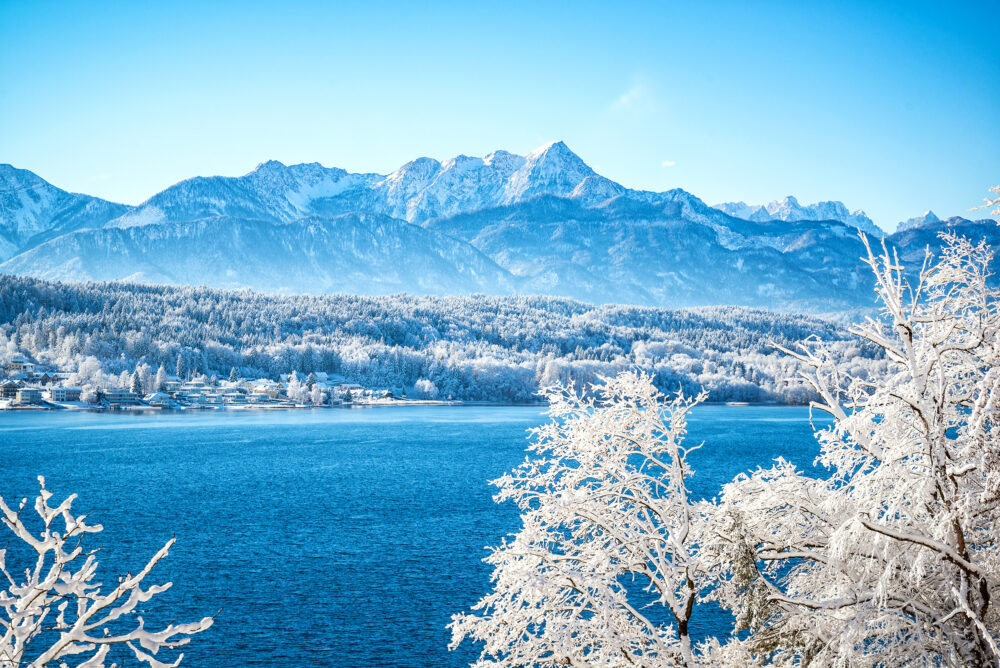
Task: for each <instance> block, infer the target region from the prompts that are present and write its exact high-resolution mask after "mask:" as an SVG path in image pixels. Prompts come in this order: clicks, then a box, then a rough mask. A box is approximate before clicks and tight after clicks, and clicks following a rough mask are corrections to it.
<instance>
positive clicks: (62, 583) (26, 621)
mask: <svg viewBox="0 0 1000 668" xmlns="http://www.w3.org/2000/svg"><path fill="white" fill-rule="evenodd" d="M38 482H39V484H40V487H41V489H40V492H39V495H38V497H37V498H36V499H35V503H34V506H33V509H34V511H35V513H37V515H38V521H36V522H30V523H28V522H27V518H26V517H25V515H27V514H28V513H27V512H26V511H27V510H28V506H27V503H28V500H27V499H23V500H22V501H21V503H20V505H19V506H18V507H17V508H16V509H15V508H11V507H9V506H8V505H7V504H6V503H5V501H4V500H3V498H0V524H2V525H3V526H4V527H6V528H7V529H9V530H10V532H11V533H12V534H13V536H14V538H16V539H17V540H18V541H19V542H22V543H24V544H26V545H20V544H19V545H17V546H16V548H25V549H23V550H19V549H13V550H12V549H11V548H10V546H9V544H8V547H7V548H5V549H2V550H0V572H2V573H3V575H4V576H5V579H6V582H7V583H9V587H8V588H7V589H6V590H0V607H2V609H3V615H2V617H0V631H2V632H3V636H2V637H0V667H2V668H18V667H19V666H30V668H36V667H41V666H59V667H60V668H68V666H69V664H68V663H66V659H67V658H69V657H73V659H74V660H76V661H79V660H81V658H82V659H84V660H83V661H82V662H81V663H74V665H76V666H78V668H104V667H105V666H106V665H108V664H107V663H106V662H107V660H108V658H109V657H108V654H109V652H110V651H111V649H112V646H114V645H125V646H127V647H128V649H129V650H130V653H131V654H133V655H134V656H135V658H136V660H138V661H139V662H142V663H146V664H148V665H149V666H150V668H169V667H171V666H178V665H179V664H180V662H181V660H182V659H183V658H184V655H183V654H180V655H178V656H177V658H176V660H174V661H173V662H172V663H165V662H163V661H160V660H158V659H157V658H156V657H157V655H158V654H159V652H160V650H163V649H168V650H170V649H175V648H177V647H181V646H183V645H185V644H187V643H188V642H189V641H190V637H189V636H191V635H193V634H195V633H200V632H202V631H204V630H206V629H207V628H209V627H210V626H212V622H213V619H212V618H211V617H205V618H203V619H202V620H200V621H197V622H191V623H186V624H174V623H170V624H168V625H167V626H166V627H165V628H163V629H162V630H160V631H154V630H151V629H148V628H146V625H145V622H144V621H143V618H142V616H141V614H142V613H143V611H144V609H145V608H146V606H147V604H148V603H149V601H150V600H151V599H152V598H153V597H154V596H156V595H157V594H160V593H162V592H164V591H166V590H167V589H169V588H170V586H171V583H169V582H168V583H166V584H162V585H152V586H150V587H148V588H145V589H144V588H143V581H144V580H145V579H146V577H147V576H148V575H149V574H150V572H152V570H153V568H154V567H155V566H156V565H157V564H158V563H159V562H160V561H161V560H162V559H163V558H164V557H166V556H167V553H168V551H169V550H170V548H171V546H172V545H173V544H174V539H171V540H169V541H168V542H167V543H166V545H164V546H163V547H162V548H161V549H160V550H159V551H158V552H157V553H156V554H155V555H153V557H152V559H150V560H149V563H147V564H146V566H145V567H144V568H143V569H142V570H141V571H139V572H138V573H136V574H135V575H132V574H127V575H125V576H124V577H120V578H118V582H117V584H116V585H115V586H114V588H112V589H111V590H109V591H107V592H106V593H101V584H100V583H98V582H95V581H94V579H95V577H97V566H98V563H97V560H96V555H97V550H89V551H88V550H86V549H85V548H84V547H83V542H84V541H85V540H86V537H87V535H88V534H95V533H98V532H100V531H102V530H103V528H102V527H101V526H100V525H96V524H93V525H92V524H87V523H86V518H87V516H86V515H80V516H74V515H73V514H72V513H71V506H72V504H73V501H74V500H75V499H76V495H72V496H70V497H68V498H67V499H66V500H65V501H63V502H62V503H60V504H59V505H57V506H55V507H53V506H50V505H49V500H50V499H51V498H52V493H51V492H50V491H48V490H47V489H46V488H45V479H44V478H42V477H39V478H38ZM39 523H40V528H41V531H40V532H39V531H38V528H39V527H38V526H37V525H38V524H39ZM29 524H30V525H29ZM22 553H24V554H29V555H31V556H30V557H29V559H30V560H31V562H33V563H31V562H29V563H25V564H23V565H18V566H17V567H14V566H13V565H11V564H10V563H8V561H9V559H10V558H11V556H19V555H20V554H22ZM115 665H117V664H110V666H111V668H113V667H114V666H115Z"/></svg>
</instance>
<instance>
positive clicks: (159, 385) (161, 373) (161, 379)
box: [153, 364, 167, 392]
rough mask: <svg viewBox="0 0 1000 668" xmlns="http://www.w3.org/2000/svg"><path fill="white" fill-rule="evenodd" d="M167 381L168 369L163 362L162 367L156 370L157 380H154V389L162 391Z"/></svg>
mask: <svg viewBox="0 0 1000 668" xmlns="http://www.w3.org/2000/svg"><path fill="white" fill-rule="evenodd" d="M166 382H167V370H166V369H165V368H164V366H163V365H162V364H161V365H160V368H159V369H157V370H156V380H154V381H153V391H154V392H162V391H163V388H164V385H166Z"/></svg>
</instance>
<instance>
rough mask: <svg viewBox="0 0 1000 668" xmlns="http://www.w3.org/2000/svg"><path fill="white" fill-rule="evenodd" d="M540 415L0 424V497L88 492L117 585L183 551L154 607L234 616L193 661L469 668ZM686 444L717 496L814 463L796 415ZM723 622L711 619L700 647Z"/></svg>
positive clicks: (53, 417)
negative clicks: (751, 478) (749, 479)
mask: <svg viewBox="0 0 1000 668" xmlns="http://www.w3.org/2000/svg"><path fill="white" fill-rule="evenodd" d="M543 420H544V415H543V412H542V409H541V408H536V407H524V406H520V407H492V406H491V407H483V406H477V407H465V406H413V407H396V406H393V407H371V408H353V409H317V410H295V411H270V412H229V413H226V412H204V413H190V414H183V413H182V414H178V413H167V414H153V415H109V414H95V413H72V414H71V413H54V412H39V413H34V412H32V413H28V412H5V413H0V494H2V495H3V496H4V498H7V499H12V498H16V497H21V496H31V495H33V494H34V492H35V491H36V489H37V488H36V487H35V476H37V475H44V476H45V477H46V479H47V482H48V487H49V489H51V490H52V491H53V492H54V493H55V494H56V496H57V498H60V499H61V498H62V496H64V495H66V494H69V493H73V492H75V493H77V494H78V495H79V497H80V498H79V500H78V501H77V502H76V505H75V509H76V510H78V511H80V512H84V511H85V512H88V513H90V515H91V519H92V521H93V522H98V523H101V524H103V525H104V527H105V531H104V532H103V533H101V534H98V535H97V536H96V541H97V542H99V543H101V544H103V545H104V546H105V549H104V550H102V552H101V555H100V561H101V570H102V572H103V573H107V574H108V577H106V578H104V580H105V582H111V581H112V578H111V577H110V576H111V574H112V573H115V574H117V572H119V571H124V570H128V569H131V570H132V571H135V570H137V569H138V568H140V567H141V566H143V565H144V564H145V560H146V559H148V557H149V556H151V555H152V554H153V553H154V552H155V551H156V550H157V549H158V548H159V547H160V546H161V545H162V544H163V543H164V542H165V541H166V540H167V539H168V538H169V537H170V536H176V537H177V545H176V546H175V547H174V549H173V550H172V551H171V554H170V556H169V557H168V559H167V560H166V561H164V562H162V563H161V566H160V567H159V568H158V569H157V570H156V571H154V573H153V576H151V579H150V581H156V582H159V581H167V580H172V581H173V582H174V587H173V588H172V589H171V590H170V591H168V592H167V593H165V594H163V595H161V596H159V597H157V598H156V599H154V602H157V603H158V605H157V606H156V609H159V610H167V611H169V613H170V614H169V617H170V618H176V619H177V620H179V621H189V620H194V619H196V618H200V617H201V616H204V615H206V614H213V613H215V612H216V611H217V610H219V609H220V608H221V609H222V612H221V614H219V616H218V618H217V621H216V624H215V626H214V627H213V628H212V629H210V630H209V631H207V632H205V633H203V634H201V635H199V636H195V638H194V639H193V641H192V643H191V644H190V645H189V646H188V647H187V648H185V654H186V658H185V660H184V664H183V665H188V666H194V667H200V668H222V667H226V668H230V667H233V666H254V665H259V666H296V667H302V666H433V667H437V666H462V665H467V664H468V663H469V662H470V661H471V660H472V659H473V658H474V656H475V653H476V651H477V648H476V647H474V646H472V645H469V644H466V645H465V646H464V647H463V648H461V649H460V650H459V651H456V652H448V651H447V647H446V646H447V643H448V639H449V635H448V632H447V630H446V629H445V625H446V624H447V623H448V621H449V618H450V615H451V614H453V613H455V612H459V611H461V610H463V609H465V608H467V607H468V606H469V605H470V604H472V603H474V602H475V601H476V600H477V599H478V598H479V597H480V596H482V595H483V594H484V593H486V592H487V591H488V589H489V569H488V567H487V566H486V565H485V564H483V563H482V562H481V559H482V558H483V556H484V555H485V551H484V549H483V548H484V546H486V545H495V544H497V543H498V542H499V541H500V539H501V537H502V536H504V535H505V534H507V533H510V532H512V531H515V530H516V529H517V526H518V522H517V514H516V512H515V511H514V508H513V507H511V506H510V505H509V504H508V505H505V506H497V505H496V504H494V503H493V501H492V499H491V494H492V491H493V488H492V487H490V486H489V485H488V484H487V480H489V479H493V478H496V477H497V476H499V475H500V474H502V473H503V472H504V471H506V470H508V469H510V468H512V467H514V466H516V465H517V464H518V463H519V462H520V461H521V460H522V459H523V458H524V446H525V444H526V440H525V434H526V430H527V429H529V428H530V427H533V426H536V425H538V424H540V423H541V422H542V421H543ZM689 439H690V442H700V441H705V442H706V445H705V447H703V448H702V449H701V450H699V451H697V452H696V453H694V454H692V457H691V459H692V464H693V466H694V468H695V471H696V475H695V477H694V478H693V479H692V480H691V485H690V486H691V488H692V491H693V492H694V493H695V494H698V495H701V496H707V497H711V496H714V495H715V494H716V492H717V491H718V488H719V486H720V485H721V484H722V483H723V482H726V481H728V480H729V479H731V478H732V477H733V476H734V475H735V474H737V473H739V472H740V471H744V470H747V469H750V468H754V467H756V466H757V465H766V464H767V463H768V462H769V461H770V460H772V459H774V458H775V457H777V456H779V455H780V456H784V457H786V458H788V459H791V460H792V461H794V462H796V463H797V464H800V465H802V466H806V465H808V464H810V463H811V462H812V460H813V459H814V458H815V456H816V454H817V447H816V444H815V440H814V439H813V437H812V432H811V429H810V426H809V423H808V411H807V410H806V409H803V408H791V407H767V406H738V407H736V406H700V407H698V408H697V409H696V410H695V412H694V414H693V416H692V420H691V424H690V435H689ZM4 541H6V539H4ZM146 617H147V619H151V618H157V615H156V613H151V614H147V615H146ZM726 623H727V618H726V617H725V616H724V615H723V614H722V613H718V612H715V613H713V612H712V611H710V610H709V611H706V612H705V614H704V615H702V618H701V619H696V620H695V622H694V623H693V625H692V626H693V632H696V633H706V632H717V631H718V630H719V629H720V628H723V627H724V626H725V624H726ZM129 663H130V664H131V663H133V662H132V661H130V662H129Z"/></svg>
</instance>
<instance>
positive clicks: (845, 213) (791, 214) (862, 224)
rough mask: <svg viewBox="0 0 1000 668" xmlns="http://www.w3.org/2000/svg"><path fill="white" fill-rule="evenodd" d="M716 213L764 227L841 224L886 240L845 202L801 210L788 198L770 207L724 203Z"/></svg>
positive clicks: (718, 206) (870, 220) (868, 220)
mask: <svg viewBox="0 0 1000 668" xmlns="http://www.w3.org/2000/svg"><path fill="white" fill-rule="evenodd" d="M715 208H716V209H719V210H720V211H724V212H726V213H728V214H729V215H730V216H734V217H736V218H743V219H745V220H752V221H754V222H757V223H763V222H766V221H769V220H784V221H786V222H797V221H802V220H838V221H840V222H842V223H844V224H846V225H850V226H851V227H856V228H858V229H859V230H861V231H862V232H865V233H867V234H871V235H875V236H879V237H881V236H884V235H885V232H884V231H883V230H882V229H881V228H879V227H878V226H877V225H876V224H875V223H874V222H873V221H872V219H871V218H869V217H868V216H867V215H866V214H865V212H864V211H861V210H860V209H859V210H857V211H849V210H848V209H847V207H846V206H844V203H843V202H816V203H815V204H809V205H808V206H802V205H801V204H799V201H798V200H797V199H795V198H794V197H792V196H791V195H789V196H788V197H786V198H784V199H781V200H775V201H773V202H770V203H769V204H746V203H744V202H724V203H722V204H716V205H715Z"/></svg>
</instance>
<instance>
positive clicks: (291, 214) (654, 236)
mask: <svg viewBox="0 0 1000 668" xmlns="http://www.w3.org/2000/svg"><path fill="white" fill-rule="evenodd" d="M3 174H8V175H13V176H8V177H7V180H6V181H3V182H0V183H3V184H6V187H5V188H4V189H3V190H5V191H6V194H5V195H3V194H2V193H0V240H2V241H0V251H3V252H0V272H2V273H12V274H18V275H31V276H37V277H44V278H48V279H57V280H64V281H80V280H114V279H124V278H128V279H131V280H138V281H143V282H148V283H169V284H203V285H208V286H214V287H226V288H240V287H252V288H254V289H257V290H262V291H270V292H286V293H287V292H302V293H313V294H316V293H325V292H353V293H359V294H389V293H393V292H412V293H415V294H470V293H475V292H483V293H488V294H496V295H503V294H528V293H531V294H553V295H560V296H567V297H573V298H576V299H580V300H582V301H587V302H592V303H611V302H615V303H630V304H644V305H651V306H700V305H712V304H741V305H747V306H763V307H768V308H779V309H784V310H798V311H814V312H815V311H833V310H844V309H850V308H853V307H855V306H857V305H858V304H864V303H867V302H868V301H870V296H871V286H870V285H869V283H868V278H867V274H866V273H865V270H864V268H863V267H862V266H861V265H860V263H859V262H858V257H859V254H860V252H861V249H860V241H859V239H858V237H857V229H862V230H865V231H867V232H868V233H869V234H872V235H877V236H879V237H881V236H883V233H882V232H881V230H878V228H877V227H875V226H874V224H873V223H871V220H870V219H869V218H868V217H867V216H865V215H864V214H863V212H860V211H855V212H853V213H852V212H850V211H849V210H848V209H847V207H845V206H844V205H843V204H842V203H840V202H820V203H817V204H812V205H808V206H803V205H801V204H800V203H799V202H798V200H796V199H795V198H794V197H786V198H785V199H783V200H779V201H777V202H772V203H771V204H768V205H765V206H756V207H755V206H749V205H746V204H743V203H730V204H726V205H719V206H718V207H710V206H708V205H707V204H705V203H704V202H703V201H702V200H700V199H699V198H697V197H695V196H694V195H692V194H691V193H688V192H686V191H684V190H681V189H674V190H668V191H664V192H650V191H643V190H632V189H629V188H625V187H624V186H622V185H620V184H618V183H615V182H614V181H611V180H609V179H607V178H604V177H602V176H600V175H599V174H597V173H596V172H594V170H593V169H591V168H590V167H589V166H588V165H587V164H586V163H585V162H584V161H583V160H581V159H580V158H579V157H578V156H577V155H576V154H575V153H573V152H572V151H571V150H569V148H568V147H567V146H566V145H565V144H564V143H562V142H552V143H550V144H546V145H544V146H542V147H540V148H538V149H536V150H535V151H532V152H530V153H528V154H525V155H517V154H514V153H509V152H506V151H494V152H492V153H490V154H488V155H486V156H483V157H470V156H464V155H460V156H456V157H454V158H451V159H449V160H446V161H444V162H441V161H438V160H435V159H433V158H418V159H417V160H413V161H411V162H408V163H406V164H405V165H403V166H401V167H400V168H399V169H397V170H395V171H393V172H392V173H390V174H364V173H351V172H348V171H346V170H343V169H339V168H331V167H324V166H323V165H320V164H319V163H303V164H297V165H284V164H282V163H280V162H277V161H273V160H272V161H268V162H264V163H261V164H259V165H258V166H257V167H256V168H255V169H254V170H252V171H251V172H249V173H247V174H245V175H243V176H238V177H224V176H214V177H195V178H192V179H187V180H185V181H181V182H180V183H177V184H176V185H174V186H171V187H169V188H167V189H165V190H163V191H161V192H159V193H157V194H156V195H154V196H153V197H151V198H149V199H148V200H146V201H145V202H143V203H142V204H140V205H138V206H135V207H127V206H124V205H120V204H113V203H110V202H105V201H104V200H98V199H96V198H90V197H87V196H85V195H73V194H71V193H66V192H65V191H62V190H59V189H58V188H55V186H52V185H51V184H48V183H47V182H45V181H44V180H42V179H41V178H39V177H37V176H35V175H34V174H32V173H31V172H26V171H25V170H14V169H13V168H11V167H9V166H7V167H6V171H5V172H3V171H0V176H2V175H3ZM24 192H28V193H30V194H29V195H22V194H20V193H24ZM961 220H963V221H964V219H961ZM965 223H968V224H969V225H972V226H973V227H968V226H966V227H965V228H963V229H971V230H973V231H974V232H975V233H976V234H979V233H982V234H985V235H987V236H991V235H994V234H995V233H994V232H993V231H992V229H989V230H988V229H986V227H982V226H977V225H978V224H977V223H972V222H971V221H964V222H962V223H961V224H962V225H965ZM956 224H958V223H956ZM993 227H995V226H993ZM856 228H857V229H856ZM920 229H921V230H928V231H929V233H933V230H934V229H935V225H934V224H931V223H928V225H927V227H925V228H920ZM917 238H919V239H920V240H921V241H922V242H923V243H925V244H926V243H927V239H926V235H924V234H920V235H914V234H909V233H905V234H897V235H893V236H891V237H890V241H891V242H893V243H896V242H897V241H898V242H899V243H900V244H902V246H901V249H902V250H904V251H905V250H906V249H907V248H908V245H909V244H913V243H916V242H915V241H914V240H915V239H917ZM4 243H5V244H6V245H3V244H4ZM930 243H932V244H933V243H935V242H934V237H933V234H932V238H931V239H930ZM8 256H9V257H8ZM5 258H6V259H5Z"/></svg>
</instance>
